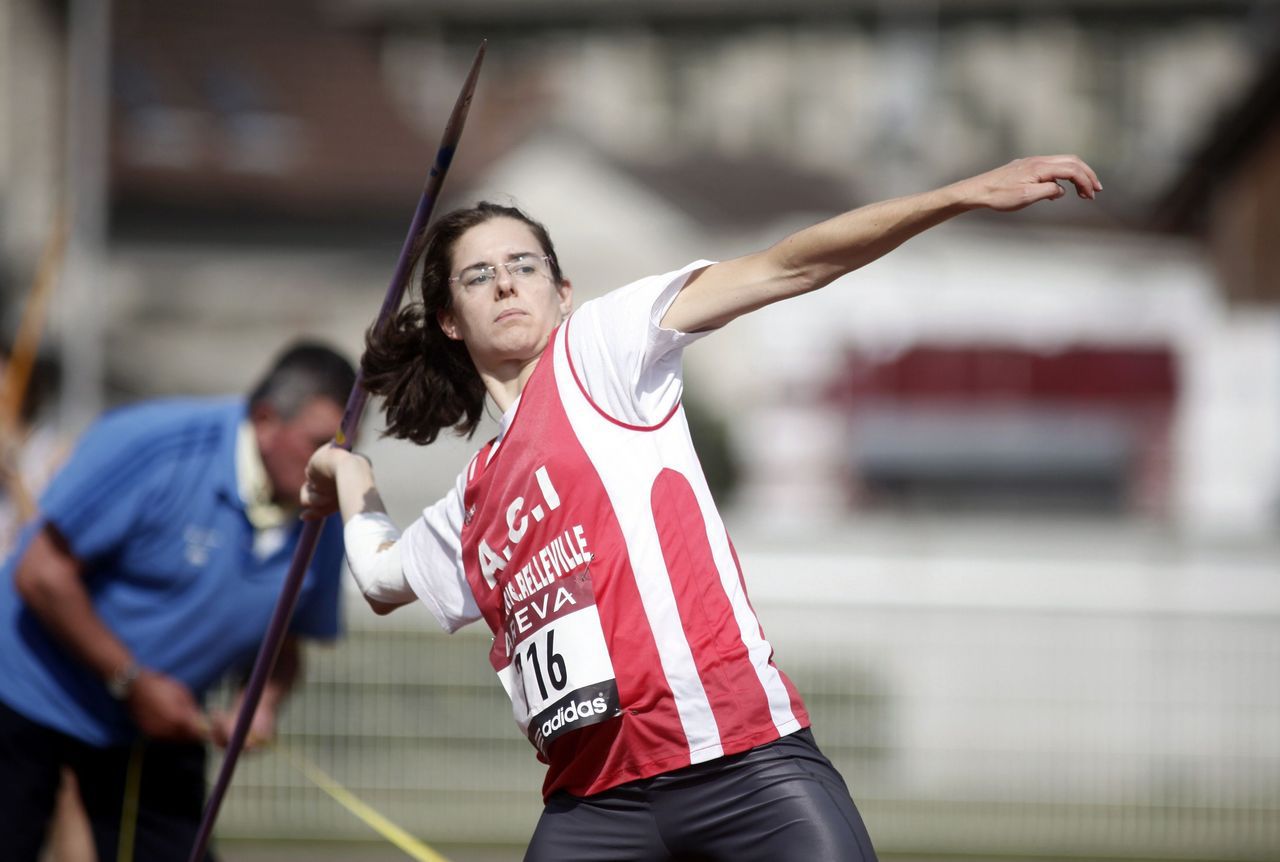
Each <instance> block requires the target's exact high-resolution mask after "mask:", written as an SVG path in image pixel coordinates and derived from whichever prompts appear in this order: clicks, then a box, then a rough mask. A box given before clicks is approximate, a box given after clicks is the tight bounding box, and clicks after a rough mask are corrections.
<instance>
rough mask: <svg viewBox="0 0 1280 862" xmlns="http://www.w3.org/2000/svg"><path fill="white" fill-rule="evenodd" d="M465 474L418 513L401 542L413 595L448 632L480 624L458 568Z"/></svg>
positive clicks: (460, 556)
mask: <svg viewBox="0 0 1280 862" xmlns="http://www.w3.org/2000/svg"><path fill="white" fill-rule="evenodd" d="M465 481H466V474H465V473H463V474H461V475H459V476H458V481H457V482H456V483H455V484H454V486H453V488H452V489H450V491H449V493H448V494H446V495H445V496H444V497H443V498H441V499H440V500H438V501H437V502H436V503H434V504H433V505H431V506H428V507H427V508H426V509H424V510H423V512H422V517H420V518H418V519H417V520H416V521H414V522H413V523H412V524H410V525H409V527H408V529H406V530H405V531H404V535H403V536H402V537H401V538H400V546H401V552H402V554H403V564H404V573H405V577H406V579H407V580H408V581H409V586H410V587H412V588H413V592H414V593H415V594H416V595H417V596H418V598H420V599H422V603H423V604H425V605H426V606H427V608H428V609H430V611H431V614H432V616H434V617H435V618H436V621H437V622H439V623H440V627H441V628H443V629H444V630H445V631H447V632H455V631H457V630H458V629H460V628H462V627H463V626H465V625H466V624H467V623H471V622H475V621H476V620H478V619H480V616H481V614H480V607H479V606H478V605H477V604H476V600H475V597H474V596H473V595H472V594H471V587H470V586H469V585H468V584H467V578H466V575H465V574H464V573H463V568H462V516H463V506H462V492H463V489H464V487H465V485H464V483H465Z"/></svg>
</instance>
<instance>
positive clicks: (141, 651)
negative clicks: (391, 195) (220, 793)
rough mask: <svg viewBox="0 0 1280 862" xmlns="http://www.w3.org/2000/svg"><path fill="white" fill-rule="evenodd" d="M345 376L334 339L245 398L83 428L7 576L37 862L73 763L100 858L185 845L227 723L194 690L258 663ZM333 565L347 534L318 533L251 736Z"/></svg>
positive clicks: (288, 673)
mask: <svg viewBox="0 0 1280 862" xmlns="http://www.w3.org/2000/svg"><path fill="white" fill-rule="evenodd" d="M354 380H355V373H354V371H353V369H352V367H351V364H350V363H349V362H348V361H347V360H346V359H345V358H344V357H342V356H340V355H339V354H337V353H336V352H334V351H333V350H331V349H329V348H327V347H324V346H321V345H318V344H311V343H303V344H297V345H294V346H293V347H291V348H290V349H288V350H286V351H285V352H284V353H283V354H282V355H281V356H280V357H279V358H278V359H277V360H276V361H275V363H274V364H273V365H272V367H271V369H270V370H269V371H268V372H267V373H266V375H265V376H264V377H263V379H262V380H261V382H260V383H259V384H258V385H257V386H256V387H255V388H254V389H253V391H252V393H251V394H250V396H249V398H248V399H247V400H246V399H243V398H234V399H216V400H195V399H190V400H166V401H157V402H151V403H146V404H142V405H137V406H133V407H128V408H125V409H121V410H117V411H114V412H111V413H109V414H107V415H106V416H104V417H103V418H102V419H100V420H99V421H98V422H97V423H96V424H95V425H94V426H92V427H91V428H90V429H89V430H88V431H87V432H86V434H85V435H84V437H83V438H82V439H81V441H80V442H79V444H78V445H77V447H76V449H75V451H74V452H73V453H72V455H71V457H70V459H69V461H68V462H67V464H66V466H65V467H64V468H63V469H61V470H60V471H59V472H58V474H57V475H56V476H55V477H54V478H53V480H52V481H51V483H50V484H49V486H48V488H47V490H46V492H45V493H44V494H43V496H42V497H41V499H40V503H39V506H38V511H37V512H36V515H35V517H34V518H33V519H32V520H31V521H30V522H29V523H28V524H27V525H26V527H25V528H24V530H23V531H22V535H21V536H20V538H19V540H18V544H17V547H16V549H15V550H14V553H13V554H12V555H11V556H10V558H9V559H8V561H7V562H6V563H5V565H4V567H3V571H2V572H0V811H3V812H4V814H3V816H2V817H0V846H2V847H4V848H5V858H7V859H14V860H22V862H27V860H35V859H36V858H37V856H38V854H39V850H40V845H41V843H42V841H43V839H44V834H45V830H46V827H47V824H48V821H49V816H50V812H51V810H52V808H53V804H54V798H55V795H56V790H57V786H58V778H59V772H60V769H61V768H62V766H63V765H64V764H65V765H66V766H68V767H70V768H71V769H72V770H73V771H74V772H75V773H76V776H77V777H78V779H79V787H80V795H81V797H82V799H83V802H84V806H85V809H86V811H87V813H88V816H89V820H90V823H91V826H92V831H93V836H94V845H95V847H96V850H97V854H98V856H99V858H101V859H113V858H117V857H119V858H125V859H129V858H137V859H146V860H167V859H177V860H184V859H186V858H187V855H188V853H189V852H190V849H191V847H192V845H193V843H194V839H195V833H196V830H197V828H198V826H199V822H200V816H201V812H202V808H203V804H204V780H205V746H204V743H205V741H206V740H212V741H214V742H216V743H219V744H224V743H225V742H226V740H227V738H228V737H229V736H230V733H231V729H232V725H233V723H234V713H227V714H212V715H210V714H206V712H205V710H204V707H203V700H204V696H205V694H206V692H207V691H208V690H209V689H210V688H211V687H212V686H213V685H214V684H215V683H217V682H218V681H219V679H221V678H222V677H223V675H224V674H225V673H226V672H227V671H228V670H231V669H233V668H237V667H247V666H248V665H249V664H250V663H251V662H252V659H253V657H254V654H255V653H256V650H257V648H258V646H259V643H260V641H261V639H262V636H263V634H264V633H265V631H266V628H267V625H268V623H269V620H270V617H271V613H272V610H273V608H274V606H275V602H276V599H277V598H278V595H279V591H280V584H281V582H282V581H283V579H284V576H285V573H286V572H287V570H288V567H289V563H290V560H291V558H292V554H293V550H294V547H295V545H296V543H297V539H298V536H299V532H300V522H298V520H297V518H296V517H295V512H296V509H297V506H298V496H299V492H300V490H301V487H302V484H303V481H304V472H303V471H304V469H305V466H306V463H307V459H308V458H309V457H310V455H311V453H312V452H313V451H314V450H315V448H316V447H317V446H319V445H321V444H323V443H324V442H326V441H328V440H329V439H331V438H332V437H333V435H334V433H335V432H336V431H337V429H338V426H339V423H340V421H341V418H342V411H343V404H344V403H345V401H346V398H347V395H348V393H349V392H350V390H351V387H352V384H353V383H354ZM341 559H342V539H341V530H339V529H336V528H335V529H330V530H327V531H325V532H324V533H323V534H322V538H321V541H320V543H319V546H318V547H317V550H316V554H315V558H314V560H313V562H312V565H311V568H310V570H309V571H308V573H307V577H306V580H305V581H304V584H303V587H302V592H301V595H300V597H299V600H298V605H297V609H296V611H295V613H294V617H293V621H292V624H291V628H290V636H289V637H288V638H287V639H286V641H285V644H284V646H283V648H282V650H281V654H280V658H279V661H278V662H277V665H276V670H275V673H274V674H273V677H272V679H271V681H270V682H269V683H268V685H267V689H266V692H265V693H264V696H263V699H262V702H261V705H260V706H259V708H258V710H257V712H256V714H255V715H254V718H253V724H252V727H251V729H250V732H249V737H248V740H247V744H248V746H249V747H252V746H253V745H255V744H257V743H261V742H264V741H266V740H268V739H270V738H271V737H272V735H273V733H274V727H275V716H276V711H277V708H278V706H279V705H280V703H281V699H282V698H283V696H284V694H285V693H286V692H287V690H288V688H289V686H290V684H291V683H292V681H293V680H294V678H295V677H296V675H297V673H298V669H299V652H298V644H297V640H296V638H297V637H298V636H303V637H315V638H321V639H332V638H334V637H336V636H337V634H338V632H339V613H338V596H339V582H338V576H339V571H340V563H341Z"/></svg>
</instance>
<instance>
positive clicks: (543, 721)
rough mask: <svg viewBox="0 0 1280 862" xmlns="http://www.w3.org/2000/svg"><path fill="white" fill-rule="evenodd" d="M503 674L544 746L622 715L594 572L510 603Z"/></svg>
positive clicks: (516, 706)
mask: <svg viewBox="0 0 1280 862" xmlns="http://www.w3.org/2000/svg"><path fill="white" fill-rule="evenodd" d="M504 648H505V653H504V655H503V656H502V657H501V658H502V660H503V661H502V663H499V662H496V661H495V663H494V664H495V667H496V668H497V672H498V678H499V679H500V680H501V681H502V687H503V688H504V689H506V691H507V696H508V697H510V698H511V708H512V713H513V714H514V715H515V719H516V723H517V724H519V725H520V729H521V730H522V731H524V733H525V735H526V736H528V737H529V741H530V742H532V743H533V745H534V747H536V748H537V749H538V750H539V751H540V752H542V753H543V754H546V751H547V746H549V745H550V744H551V743H552V742H553V741H555V740H556V739H558V738H559V737H561V736H563V735H564V734H566V733H569V732H570V731H573V730H577V729H579V728H582V727H587V726H589V725H592V724H599V723H600V722H602V721H608V720H609V719H611V718H613V717H614V716H616V715H618V713H619V708H618V685H617V680H616V679H615V677H614V673H613V662H612V661H611V660H610V658H609V650H608V647H607V646H606V645H605V640H604V630H603V629H602V628H601V627H600V613H599V611H598V609H597V608H596V602H595V593H594V591H593V589H592V586H591V574H590V572H589V571H586V570H584V571H581V572H577V573H575V574H572V575H570V576H568V577H566V578H563V579H561V580H559V581H556V582H555V583H554V585H553V586H551V587H549V588H548V589H545V590H543V591H541V592H539V593H536V594H535V595H534V596H531V597H530V598H529V599H527V600H526V601H524V602H520V603H518V604H516V605H515V606H513V607H512V608H511V611H510V613H509V615H508V616H507V620H506V636H505V640H504V642H503V643H502V644H494V652H495V658H497V655H496V653H497V652H498V651H499V650H501V649H504Z"/></svg>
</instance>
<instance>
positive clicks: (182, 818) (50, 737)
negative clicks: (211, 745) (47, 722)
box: [0, 703, 213, 862]
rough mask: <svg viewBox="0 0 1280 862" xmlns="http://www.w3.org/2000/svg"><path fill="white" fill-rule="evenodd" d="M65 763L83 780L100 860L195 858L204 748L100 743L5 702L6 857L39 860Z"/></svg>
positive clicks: (0, 777)
mask: <svg viewBox="0 0 1280 862" xmlns="http://www.w3.org/2000/svg"><path fill="white" fill-rule="evenodd" d="M64 765H66V766H69V767H71V769H72V770H73V771H74V772H75V774H76V778H77V779H78V784H79V786H80V797H81V799H82V800H83V802H84V807H85V813H86V814H88V816H89V824H90V826H91V828H92V829H93V843H94V847H95V848H96V850H97V855H98V859H99V862H112V860H116V859H120V858H121V856H122V855H123V856H125V857H127V858H128V859H132V860H134V862H167V860H174V862H185V860H186V859H187V858H188V857H190V855H191V849H192V848H193V847H194V846H195V839H196V832H197V831H198V830H199V827H200V818H201V815H202V813H203V811H204V785H205V748H204V746H203V745H200V744H194V743H193V744H170V743H158V742H146V743H144V742H141V741H140V742H138V743H137V744H135V745H133V746H126V747H121V748H94V747H92V746H90V745H86V744H85V743H83V742H81V741H79V740H77V739H74V738H73V737H70V736H67V735H66V734H64V733H60V732H58V731H56V730H52V729H50V728H47V727H45V726H44V725H41V724H37V723H36V722H34V721H31V720H29V719H27V718H26V717H24V716H22V715H20V714H19V713H17V712H14V711H13V710H12V709H10V708H9V707H8V706H6V705H5V704H3V703H0V848H3V850H0V858H3V859H4V860H6V862H8V860H13V862H35V860H36V859H38V858H39V854H40V846H41V845H42V844H43V842H44V838H45V832H46V831H47V829H48V826H49V820H50V817H51V816H52V813H53V806H54V800H55V799H56V796H57V792H58V783H59V781H61V778H62V767H63V766H64ZM205 858H206V860H212V858H213V857H212V856H206V857H205Z"/></svg>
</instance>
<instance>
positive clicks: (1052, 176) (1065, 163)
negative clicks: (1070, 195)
mask: <svg viewBox="0 0 1280 862" xmlns="http://www.w3.org/2000/svg"><path fill="white" fill-rule="evenodd" d="M1035 161H1036V162H1037V166H1036V167H1037V170H1036V178H1037V179H1039V180H1042V181H1044V180H1055V181H1056V180H1066V181H1068V182H1070V183H1071V184H1072V185H1074V186H1075V187H1076V194H1078V195H1079V196H1080V197H1082V198H1088V199H1089V200H1092V199H1093V198H1094V197H1095V195H1096V194H1097V193H1098V192H1100V191H1102V183H1101V182H1099V181H1098V175H1097V174H1096V173H1094V170H1093V168H1091V167H1089V166H1088V165H1087V164H1085V162H1084V160H1083V159H1081V158H1080V157H1079V156H1044V157H1041V158H1039V159H1036V160H1035Z"/></svg>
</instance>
